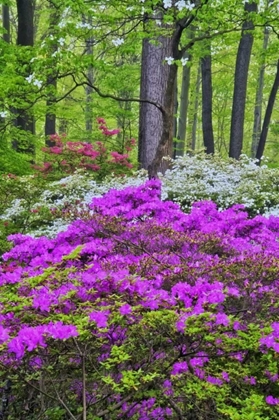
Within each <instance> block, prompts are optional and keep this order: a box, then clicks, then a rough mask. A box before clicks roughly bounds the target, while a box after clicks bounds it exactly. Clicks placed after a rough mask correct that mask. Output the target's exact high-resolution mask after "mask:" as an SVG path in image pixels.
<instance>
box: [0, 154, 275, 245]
mask: <svg viewBox="0 0 279 420" xmlns="http://www.w3.org/2000/svg"><path fill="white" fill-rule="evenodd" d="M171 166H172V167H171V169H170V170H168V171H167V172H166V174H165V175H164V176H162V175H160V179H161V181H162V200H172V201H175V202H176V203H179V204H180V206H181V208H182V210H183V211H185V212H188V211H190V209H191V206H192V204H193V203H194V202H196V201H203V200H212V201H214V202H215V203H216V204H217V206H218V208H219V209H220V210H221V209H225V208H228V207H231V206H232V205H233V204H236V203H238V204H243V205H244V206H245V209H246V210H247V211H248V213H249V214H250V215H251V216H253V215H255V214H265V215H269V214H279V170H277V169H269V168H268V167H267V166H266V165H261V166H260V167H259V166H257V165H256V162H255V161H254V160H251V159H248V158H247V157H246V156H242V158H241V159H240V160H239V161H235V160H224V159H222V158H220V157H218V156H214V157H211V156H205V155H204V154H197V155H194V156H189V155H185V156H184V157H181V158H178V159H177V160H175V161H172V162H171ZM146 179H147V173H146V171H143V170H141V171H138V172H136V173H135V174H134V175H133V176H123V177H110V178H105V179H104V180H103V181H102V182H101V183H98V182H96V181H95V180H94V179H93V178H92V177H91V176H90V174H89V173H86V172H84V171H77V172H76V173H75V174H73V175H70V176H67V177H65V178H62V179H60V180H59V181H55V182H48V183H42V182H37V181H36V179H35V178H34V177H33V176H27V177H21V178H15V179H14V178H12V179H11V178H7V179H5V180H4V181H5V182H6V185H7V189H8V190H9V191H10V192H11V191H13V187H12V184H13V185H14V188H15V191H14V195H12V194H11V193H10V195H9V199H6V201H5V202H4V201H3V198H2V197H5V194H6V193H5V188H4V185H5V183H4V181H3V179H2V190H1V188H0V196H1V197H0V199H1V203H2V207H1V212H0V228H1V229H2V231H1V230H0V236H1V235H2V240H4V241H5V239H3V238H4V237H5V238H6V236H7V235H8V234H9V233H14V232H15V231H20V232H22V233H28V234H30V235H32V236H42V235H45V236H48V237H54V236H55V235H56V234H57V233H58V232H60V231H62V230H65V229H66V228H67V226H68V224H69V223H70V222H71V221H72V220H74V219H77V218H78V217H82V216H83V214H85V213H86V212H87V211H88V204H89V203H90V202H91V201H92V199H93V198H94V197H101V196H102V195H104V194H105V193H106V192H107V191H109V190H110V189H117V190H121V189H123V188H125V187H127V186H138V185H141V184H142V183H144V182H145V181H146ZM10 184H11V185H10ZM0 186H1V183H0ZM11 227H12V228H11ZM0 248H1V239H0ZM4 250H5V249H3V250H2V252H3V251H4ZM0 253H1V249H0Z"/></svg>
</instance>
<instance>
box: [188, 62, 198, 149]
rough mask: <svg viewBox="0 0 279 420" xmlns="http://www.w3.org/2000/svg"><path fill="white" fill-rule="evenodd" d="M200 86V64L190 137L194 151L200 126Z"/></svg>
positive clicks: (191, 147) (194, 93)
mask: <svg viewBox="0 0 279 420" xmlns="http://www.w3.org/2000/svg"><path fill="white" fill-rule="evenodd" d="M200 86H201V66H200V65H198V72H197V78H196V85H195V90H194V92H193V95H194V98H193V99H194V103H193V122H192V130H191V139H190V144H189V146H190V149H191V150H192V151H194V150H196V147H197V128H198V113H199V97H200Z"/></svg>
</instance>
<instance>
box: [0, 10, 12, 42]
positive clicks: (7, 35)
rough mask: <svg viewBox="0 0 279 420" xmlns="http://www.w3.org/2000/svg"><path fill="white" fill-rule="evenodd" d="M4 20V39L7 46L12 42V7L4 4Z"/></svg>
mask: <svg viewBox="0 0 279 420" xmlns="http://www.w3.org/2000/svg"><path fill="white" fill-rule="evenodd" d="M2 19H3V28H4V29H5V33H4V35H3V39H4V41H5V42H7V44H9V43H10V41H11V32H10V6H8V5H6V4H3V5H2Z"/></svg>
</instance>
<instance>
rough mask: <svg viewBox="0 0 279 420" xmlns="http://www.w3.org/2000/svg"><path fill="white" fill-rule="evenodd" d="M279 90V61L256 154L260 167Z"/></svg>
mask: <svg viewBox="0 0 279 420" xmlns="http://www.w3.org/2000/svg"><path fill="white" fill-rule="evenodd" d="M278 88H279V60H278V61H277V71H276V75H275V79H274V83H273V86H272V89H271V92H270V95H269V99H268V104H267V108H266V111H265V116H264V121H263V127H262V131H261V135H260V141H259V146H258V149H257V154H256V158H257V159H258V164H259V165H260V163H261V158H262V156H263V152H264V148H265V144H266V139H267V133H268V128H269V123H270V119H271V115H272V111H273V106H274V103H275V99H276V95H277V91H278Z"/></svg>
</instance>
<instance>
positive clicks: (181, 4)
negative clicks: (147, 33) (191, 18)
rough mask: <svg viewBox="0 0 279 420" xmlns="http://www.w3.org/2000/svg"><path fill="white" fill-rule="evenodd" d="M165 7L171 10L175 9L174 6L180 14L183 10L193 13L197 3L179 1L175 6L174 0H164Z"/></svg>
mask: <svg viewBox="0 0 279 420" xmlns="http://www.w3.org/2000/svg"><path fill="white" fill-rule="evenodd" d="M163 5H164V8H165V9H169V8H170V7H173V5H175V6H176V7H177V9H178V10H179V11H180V12H181V10H183V9H186V10H189V11H191V10H193V9H194V8H195V3H192V2H191V1H185V0H178V1H177V2H176V3H174V4H173V1H172V0H163Z"/></svg>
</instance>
